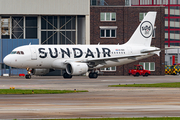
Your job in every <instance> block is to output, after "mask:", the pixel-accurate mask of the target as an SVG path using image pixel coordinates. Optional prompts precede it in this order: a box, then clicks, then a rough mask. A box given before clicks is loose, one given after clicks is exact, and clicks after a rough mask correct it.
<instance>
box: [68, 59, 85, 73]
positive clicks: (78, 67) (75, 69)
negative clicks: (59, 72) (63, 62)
mask: <svg viewBox="0 0 180 120" xmlns="http://www.w3.org/2000/svg"><path fill="white" fill-rule="evenodd" d="M87 71H88V66H87V64H86V63H76V62H72V63H68V64H67V66H66V72H67V73H68V74H70V75H81V74H84V73H86V72H87Z"/></svg>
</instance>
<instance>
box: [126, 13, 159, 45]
mask: <svg viewBox="0 0 180 120" xmlns="http://www.w3.org/2000/svg"><path fill="white" fill-rule="evenodd" d="M156 13H157V12H148V13H147V15H146V16H145V17H144V19H143V20H142V22H141V23H140V24H139V26H138V28H137V29H136V31H135V32H134V33H133V35H132V36H131V38H130V39H129V41H128V42H127V43H126V45H143V46H147V47H149V46H150V45H151V40H152V35H153V30H154V24H155V19H156Z"/></svg>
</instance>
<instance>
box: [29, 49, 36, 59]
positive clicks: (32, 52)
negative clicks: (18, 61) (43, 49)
mask: <svg viewBox="0 0 180 120" xmlns="http://www.w3.org/2000/svg"><path fill="white" fill-rule="evenodd" d="M30 50H31V60H37V53H36V49H35V48H33V47H30Z"/></svg>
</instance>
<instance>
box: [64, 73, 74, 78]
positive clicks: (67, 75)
mask: <svg viewBox="0 0 180 120" xmlns="http://www.w3.org/2000/svg"><path fill="white" fill-rule="evenodd" d="M63 77H64V78H65V79H68V78H69V79H71V78H72V75H69V74H68V73H66V72H65V73H64V74H63Z"/></svg>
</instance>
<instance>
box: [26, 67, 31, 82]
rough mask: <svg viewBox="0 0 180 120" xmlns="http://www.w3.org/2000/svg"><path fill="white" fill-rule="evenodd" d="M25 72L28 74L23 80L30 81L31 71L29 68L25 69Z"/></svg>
mask: <svg viewBox="0 0 180 120" xmlns="http://www.w3.org/2000/svg"><path fill="white" fill-rule="evenodd" d="M26 70H27V71H28V74H26V76H25V78H26V79H31V72H32V70H30V68H26Z"/></svg>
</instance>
